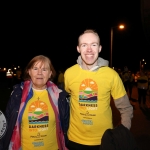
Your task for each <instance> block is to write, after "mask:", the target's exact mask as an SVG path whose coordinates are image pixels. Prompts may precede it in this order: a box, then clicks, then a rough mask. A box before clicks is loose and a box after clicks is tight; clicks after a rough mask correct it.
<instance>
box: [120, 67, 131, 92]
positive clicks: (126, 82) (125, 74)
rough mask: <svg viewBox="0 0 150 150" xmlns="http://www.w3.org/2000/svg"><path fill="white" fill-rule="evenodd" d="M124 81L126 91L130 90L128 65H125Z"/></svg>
mask: <svg viewBox="0 0 150 150" xmlns="http://www.w3.org/2000/svg"><path fill="white" fill-rule="evenodd" d="M122 81H123V84H124V87H125V90H126V92H129V82H130V73H129V70H128V67H127V66H125V67H124V71H123V73H122Z"/></svg>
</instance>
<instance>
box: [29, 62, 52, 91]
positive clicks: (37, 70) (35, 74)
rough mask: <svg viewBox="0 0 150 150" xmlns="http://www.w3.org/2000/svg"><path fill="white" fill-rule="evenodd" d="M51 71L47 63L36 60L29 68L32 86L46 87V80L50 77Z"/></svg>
mask: <svg viewBox="0 0 150 150" xmlns="http://www.w3.org/2000/svg"><path fill="white" fill-rule="evenodd" d="M51 74H52V71H51V70H50V67H49V65H48V63H41V62H40V61H39V62H36V63H35V64H34V66H33V67H32V68H31V69H29V75H30V77H31V80H32V83H33V88H35V89H37V90H42V89H45V88H46V82H47V81H48V79H49V78H50V77H51Z"/></svg>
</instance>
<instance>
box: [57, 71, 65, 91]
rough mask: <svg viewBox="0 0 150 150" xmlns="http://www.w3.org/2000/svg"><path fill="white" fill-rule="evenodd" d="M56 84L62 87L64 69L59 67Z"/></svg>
mask: <svg viewBox="0 0 150 150" xmlns="http://www.w3.org/2000/svg"><path fill="white" fill-rule="evenodd" d="M57 86H58V87H59V88H61V89H64V70H63V69H59V71H58V79H57Z"/></svg>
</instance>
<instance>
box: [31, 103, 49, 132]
mask: <svg viewBox="0 0 150 150" xmlns="http://www.w3.org/2000/svg"><path fill="white" fill-rule="evenodd" d="M28 119H29V128H34V129H36V128H38V129H40V128H43V129H46V128H48V121H49V115H48V107H47V105H46V104H45V103H44V102H43V101H40V100H37V101H35V102H33V103H31V105H30V106H29V113H28Z"/></svg>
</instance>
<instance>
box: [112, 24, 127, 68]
mask: <svg viewBox="0 0 150 150" xmlns="http://www.w3.org/2000/svg"><path fill="white" fill-rule="evenodd" d="M115 27H117V28H119V29H124V25H122V24H121V25H119V26H115ZM115 27H111V46H110V67H112V50H113V29H114V28H115Z"/></svg>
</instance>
